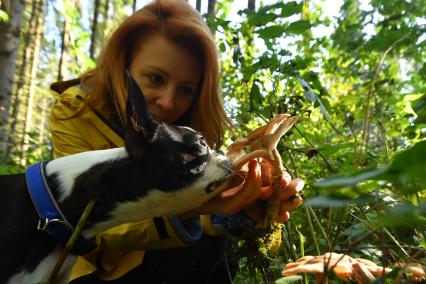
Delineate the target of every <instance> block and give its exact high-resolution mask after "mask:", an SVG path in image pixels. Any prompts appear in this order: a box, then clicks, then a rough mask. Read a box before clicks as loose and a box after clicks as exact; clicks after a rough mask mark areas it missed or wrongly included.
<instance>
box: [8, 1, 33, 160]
mask: <svg viewBox="0 0 426 284" xmlns="http://www.w3.org/2000/svg"><path fill="white" fill-rule="evenodd" d="M38 4H39V1H33V3H32V7H31V16H30V20H29V22H28V28H27V32H26V34H25V38H24V44H23V45H22V46H23V52H22V59H21V65H20V67H19V73H18V77H17V80H16V84H15V92H14V95H13V100H12V102H13V103H12V105H11V107H10V108H11V111H10V114H11V116H10V117H9V120H10V133H17V129H16V128H17V123H18V113H19V107H20V105H21V100H22V98H24V96H25V93H26V92H25V89H26V87H27V86H28V85H29V74H28V73H29V65H30V62H29V61H30V58H31V54H32V52H33V44H32V42H33V36H34V35H35V33H36V29H37V27H36V24H37V23H38V21H37V18H36V16H37V15H36V13H37V12H36V10H37V9H38V8H37V6H38ZM17 138H18V137H17V136H16V135H14V136H11V135H8V136H7V137H6V140H5V144H6V145H5V147H6V148H5V152H4V160H5V162H6V163H9V162H10V153H11V150H12V147H13V146H14V145H16V142H17V141H18V139H17Z"/></svg>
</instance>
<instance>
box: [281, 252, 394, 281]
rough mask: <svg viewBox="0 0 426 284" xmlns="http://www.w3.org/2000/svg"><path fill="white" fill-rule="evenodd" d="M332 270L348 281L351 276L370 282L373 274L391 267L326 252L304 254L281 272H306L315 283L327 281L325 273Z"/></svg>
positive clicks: (286, 273)
mask: <svg viewBox="0 0 426 284" xmlns="http://www.w3.org/2000/svg"><path fill="white" fill-rule="evenodd" d="M331 270H332V271H333V272H334V273H335V274H336V276H337V277H338V278H339V279H341V280H343V281H349V280H350V279H352V278H355V280H356V281H357V282H358V283H361V284H366V283H370V282H371V280H373V279H374V278H375V276H381V275H383V273H387V272H390V271H391V269H389V268H384V267H381V266H377V265H376V264H375V263H374V262H372V261H369V260H366V259H362V258H357V259H354V258H352V257H350V256H348V255H345V254H339V253H335V252H328V253H325V254H324V255H320V256H305V257H302V258H300V259H298V260H296V261H295V262H292V263H288V264H287V265H286V266H285V267H284V269H283V271H282V272H281V274H282V275H283V276H289V275H295V274H300V273H307V274H313V275H315V281H316V283H324V284H326V283H328V277H327V274H328V272H329V271H331Z"/></svg>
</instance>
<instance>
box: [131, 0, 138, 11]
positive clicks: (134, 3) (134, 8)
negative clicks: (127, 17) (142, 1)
mask: <svg viewBox="0 0 426 284" xmlns="http://www.w3.org/2000/svg"><path fill="white" fill-rule="evenodd" d="M137 2H138V0H133V6H132V9H133V13H135V12H136V4H137Z"/></svg>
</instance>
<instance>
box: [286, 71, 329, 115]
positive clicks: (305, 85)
mask: <svg viewBox="0 0 426 284" xmlns="http://www.w3.org/2000/svg"><path fill="white" fill-rule="evenodd" d="M294 76H295V77H296V78H297V80H298V81H299V82H300V84H301V85H302V88H303V90H304V91H305V98H307V99H308V101H310V102H312V103H313V104H314V106H315V107H319V109H320V111H321V114H322V115H323V117H324V118H325V119H326V120H329V119H330V116H329V115H328V112H327V109H326V107H325V105H324V104H323V103H322V101H321V99H320V98H319V97H318V96H317V95H316V94H315V93H314V91H313V90H312V87H311V85H309V83H308V82H306V81H305V80H304V79H303V78H302V77H301V76H300V74H299V73H298V72H296V73H295V74H294Z"/></svg>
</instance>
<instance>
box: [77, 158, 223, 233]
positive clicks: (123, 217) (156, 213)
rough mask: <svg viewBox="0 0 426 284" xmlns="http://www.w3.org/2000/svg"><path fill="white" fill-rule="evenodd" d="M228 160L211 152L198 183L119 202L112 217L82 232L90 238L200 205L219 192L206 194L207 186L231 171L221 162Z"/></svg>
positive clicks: (156, 191) (152, 192)
mask: <svg viewBox="0 0 426 284" xmlns="http://www.w3.org/2000/svg"><path fill="white" fill-rule="evenodd" d="M225 159H226V157H225V156H222V155H219V156H216V155H214V154H213V153H211V155H210V158H209V160H208V162H207V166H206V169H205V171H204V174H203V176H201V177H200V178H199V179H197V181H196V182H195V183H193V184H190V185H188V187H186V188H182V189H179V190H176V191H173V192H164V191H160V190H156V189H154V190H152V191H151V192H150V193H149V194H148V195H146V196H144V197H142V198H139V199H138V200H135V201H128V202H123V203H120V204H118V205H117V207H116V208H115V209H114V210H113V211H112V213H111V216H112V217H111V218H109V219H108V220H105V221H103V222H100V223H98V224H96V225H95V226H94V227H92V228H90V229H89V230H87V231H85V232H83V234H84V236H85V237H87V238H90V237H93V236H95V235H96V234H99V233H101V232H103V231H105V230H106V229H108V228H111V227H114V226H117V225H120V224H123V223H127V222H132V221H141V220H146V219H150V218H153V217H162V216H167V215H170V214H176V213H180V212H183V211H186V210H189V209H192V208H195V207H198V206H200V205H201V204H202V203H204V202H206V201H207V200H209V199H210V198H212V197H213V196H214V195H216V194H218V193H219V192H218V190H214V191H213V192H211V193H206V191H205V190H204V189H205V188H206V187H207V186H208V185H209V183H211V182H212V181H217V180H221V179H223V178H224V177H226V175H227V174H228V173H229V171H227V170H225V169H224V168H223V167H222V166H221V165H220V164H221V163H222V162H223V161H224V160H225Z"/></svg>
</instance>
